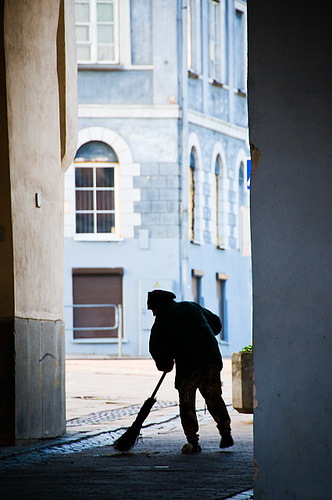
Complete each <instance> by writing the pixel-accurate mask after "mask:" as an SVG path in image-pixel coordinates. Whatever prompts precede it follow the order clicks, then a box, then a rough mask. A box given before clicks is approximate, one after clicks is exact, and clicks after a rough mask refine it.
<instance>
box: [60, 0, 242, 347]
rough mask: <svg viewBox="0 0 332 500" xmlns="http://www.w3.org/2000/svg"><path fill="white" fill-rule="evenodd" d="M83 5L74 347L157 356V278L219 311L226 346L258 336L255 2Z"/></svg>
mask: <svg viewBox="0 0 332 500" xmlns="http://www.w3.org/2000/svg"><path fill="white" fill-rule="evenodd" d="M75 7H76V36H77V56H78V99H79V133H78V148H77V153H76V158H75V161H74V163H73V164H72V166H71V167H70V168H69V170H68V172H67V173H66V178H65V247H64V252H65V267H64V302H65V304H64V305H65V323H66V352H67V354H72V355H75V354H76V355H81V354H86V355H92V354H93V355H102V356H103V355H109V356H135V357H136V356H138V357H139V356H147V355H148V339H149V333H150V328H151V325H152V323H153V316H152V314H151V312H150V311H148V310H147V309H146V294H147V292H148V291H149V290H151V289H154V288H158V287H161V288H166V289H169V290H172V291H174V293H175V294H176V296H177V300H182V299H183V300H194V301H196V302H199V303H200V304H202V305H204V306H205V307H208V308H209V309H211V310H213V311H214V312H216V313H218V314H219V315H220V316H221V319H222V322H223V325H224V328H223V330H222V333H221V335H219V336H218V340H219V344H220V348H221V351H222V354H223V355H224V356H230V355H231V354H232V352H234V351H236V350H238V349H240V348H241V347H243V346H244V345H247V344H248V343H249V342H250V341H251V259H250V231H249V196H248V189H247V160H248V158H249V144H248V130H247V126H248V117H247V89H246V74H247V71H246V53H247V47H246V2H243V1H237V0H236V1H234V0H220V1H217V0H183V1H182V2H181V1H179V0H168V1H167V2H165V1H164V0H131V1H130V0H121V1H120V0H78V1H76V2H75Z"/></svg>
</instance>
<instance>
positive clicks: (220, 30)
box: [209, 0, 226, 83]
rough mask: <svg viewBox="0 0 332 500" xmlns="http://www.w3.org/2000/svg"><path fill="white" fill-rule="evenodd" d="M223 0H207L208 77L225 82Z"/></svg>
mask: <svg viewBox="0 0 332 500" xmlns="http://www.w3.org/2000/svg"><path fill="white" fill-rule="evenodd" d="M225 34H226V25H225V1H224V0H209V77H210V78H211V79H212V81H215V82H218V83H226V36H225Z"/></svg>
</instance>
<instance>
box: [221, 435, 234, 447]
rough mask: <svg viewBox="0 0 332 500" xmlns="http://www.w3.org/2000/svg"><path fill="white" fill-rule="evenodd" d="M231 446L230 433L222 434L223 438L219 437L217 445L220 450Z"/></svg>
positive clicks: (232, 442)
mask: <svg viewBox="0 0 332 500" xmlns="http://www.w3.org/2000/svg"><path fill="white" fill-rule="evenodd" d="M233 444H234V441H233V438H232V435H231V433H228V434H224V435H223V436H221V441H220V445H219V447H220V448H230V447H231V446H233Z"/></svg>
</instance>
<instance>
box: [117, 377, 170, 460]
mask: <svg viewBox="0 0 332 500" xmlns="http://www.w3.org/2000/svg"><path fill="white" fill-rule="evenodd" d="M166 373H167V372H164V373H163V374H162V376H161V377H160V379H159V382H158V384H157V385H156V388H155V390H154V391H153V393H152V394H151V396H150V397H149V398H148V399H147V400H146V401H145V402H144V403H143V406H142V408H141V409H140V411H139V412H138V414H137V417H136V419H135V421H134V422H133V424H132V425H131V427H129V429H127V430H126V432H125V433H124V434H122V436H120V437H119V438H118V439H117V440H116V441H114V443H113V447H114V448H115V449H116V450H117V451H128V450H130V449H131V448H132V447H133V446H135V444H136V441H137V439H138V436H139V433H140V431H141V428H142V425H143V422H144V420H145V419H146V418H147V417H148V415H149V413H150V411H151V408H152V406H153V405H154V404H155V402H156V399H155V395H156V394H157V391H158V389H159V387H160V386H161V384H162V381H163V380H164V378H165V376H166Z"/></svg>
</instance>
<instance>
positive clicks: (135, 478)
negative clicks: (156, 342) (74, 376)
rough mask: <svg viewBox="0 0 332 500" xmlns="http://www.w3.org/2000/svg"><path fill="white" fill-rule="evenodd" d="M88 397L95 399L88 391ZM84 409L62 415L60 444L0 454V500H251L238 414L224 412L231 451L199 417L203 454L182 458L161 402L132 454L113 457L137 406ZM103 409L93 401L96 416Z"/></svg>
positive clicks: (173, 419) (247, 453) (244, 419)
mask: <svg viewBox="0 0 332 500" xmlns="http://www.w3.org/2000/svg"><path fill="white" fill-rule="evenodd" d="M153 376H154V375H153ZM98 387H99V385H98ZM133 389H134V387H132V390H133ZM144 392H145V396H148V395H149V394H146V390H145V391H144ZM89 393H90V396H92V397H94V395H93V394H91V393H93V391H92V390H91V388H89ZM78 395H79V396H82V394H80V393H79V394H78ZM164 395H165V394H164ZM167 395H168V396H170V393H169V391H168V394H167ZM85 396H86V395H85ZM111 396H114V395H112V394H111ZM72 397H73V394H72ZM83 397H84V394H83ZM101 397H102V396H101V395H100V394H99V396H98V398H99V399H100V398H101ZM139 397H141V394H140V395H139ZM107 399H109V398H107ZM113 399H114V398H113ZM125 399H126V401H127V399H128V398H125ZM87 401H88V399H87ZM129 402H131V401H129ZM142 402H143V399H142V400H141V403H142ZM90 403H91V401H90ZM90 403H89V405H87V406H86V407H84V409H83V407H80V408H79V409H78V410H77V411H76V410H75V411H69V412H68V415H69V416H70V417H73V418H69V419H68V420H69V421H68V424H69V425H68V429H69V432H68V433H67V435H66V436H65V437H63V438H60V439H57V440H52V441H49V442H47V443H45V442H43V443H39V444H35V445H30V446H25V447H15V448H8V449H2V450H0V498H1V500H21V499H22V500H23V499H24V500H37V499H41V500H62V499H74V500H75V499H79V500H85V499H87V500H88V499H98V500H99V499H109V500H134V499H135V500H183V499H186V500H196V499H197V500H223V499H233V500H249V499H251V498H253V492H252V488H253V446H252V415H242V414H239V413H238V412H236V411H235V410H234V409H233V408H232V407H231V406H229V411H230V414H231V418H232V428H233V435H234V439H235V445H234V447H232V448H230V449H227V450H220V449H219V436H218V433H217V430H216V428H215V423H214V421H213V420H212V418H211V417H210V415H209V413H208V412H205V411H204V410H203V409H200V410H199V411H198V415H199V422H200V441H201V445H202V448H203V451H202V453H198V454H194V455H182V454H181V453H180V451H181V447H182V445H183V444H184V442H185V440H184V436H183V431H182V428H181V424H180V420H179V416H178V407H177V403H176V402H175V401H172V400H171V399H168V400H167V399H165V400H160V401H158V402H157V403H156V405H155V407H154V411H152V412H151V414H150V415H149V417H148V419H147V420H146V422H145V425H144V426H143V428H142V432H141V437H140V439H139V441H138V443H137V444H136V446H135V447H134V448H133V449H132V450H131V451H130V452H128V453H118V452H116V451H115V450H114V448H113V447H112V446H111V445H112V443H113V442H114V440H115V439H117V438H118V437H119V436H120V435H121V434H122V433H123V432H124V430H125V429H126V428H127V427H129V426H130V425H131V423H132V422H133V420H134V418H135V413H136V412H137V411H138V410H139V408H140V405H139V404H138V403H137V401H133V403H134V404H130V405H128V406H123V407H122V408H117V409H115V410H107V411H96V412H95V413H93V412H92V413H91V412H90V411H89V410H91V406H90ZM120 403H121V405H122V404H123V403H122V402H120ZM74 404H76V403H74ZM93 404H95V403H93ZM228 404H229V403H228ZM121 405H120V406H121ZM102 407H103V406H102V400H100V401H99V402H98V404H97V406H96V407H95V408H96V409H98V410H99V409H100V408H102ZM75 408H76V407H75ZM75 412H76V417H75ZM80 413H81V417H79V414H80ZM93 422H95V423H93ZM70 425H72V427H70ZM91 429H92V430H91Z"/></svg>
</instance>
